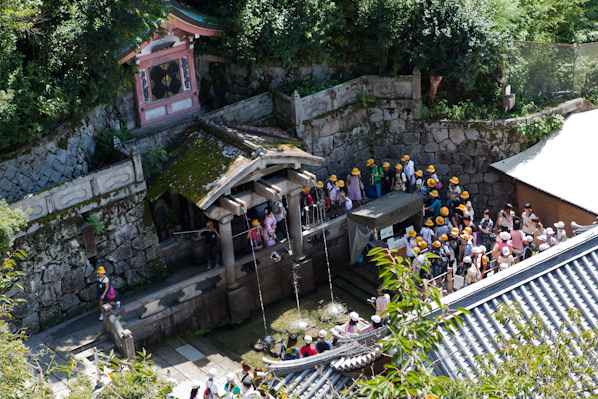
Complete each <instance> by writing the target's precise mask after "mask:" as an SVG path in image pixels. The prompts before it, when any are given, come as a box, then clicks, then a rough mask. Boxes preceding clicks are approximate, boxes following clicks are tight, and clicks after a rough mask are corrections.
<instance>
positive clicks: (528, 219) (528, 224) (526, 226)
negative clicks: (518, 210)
mask: <svg viewBox="0 0 598 399" xmlns="http://www.w3.org/2000/svg"><path fill="white" fill-rule="evenodd" d="M535 217H536V215H535V214H534V213H533V212H532V213H530V214H529V216H525V212H523V213H522V214H521V220H522V221H523V224H522V225H521V230H523V232H524V233H526V234H532V219H533V218H535Z"/></svg>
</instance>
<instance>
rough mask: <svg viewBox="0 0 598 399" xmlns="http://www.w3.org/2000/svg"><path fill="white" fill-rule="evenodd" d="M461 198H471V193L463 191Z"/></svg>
mask: <svg viewBox="0 0 598 399" xmlns="http://www.w3.org/2000/svg"><path fill="white" fill-rule="evenodd" d="M460 197H461V198H463V199H467V198H469V193H468V192H467V191H463V192H462V193H461V195H460Z"/></svg>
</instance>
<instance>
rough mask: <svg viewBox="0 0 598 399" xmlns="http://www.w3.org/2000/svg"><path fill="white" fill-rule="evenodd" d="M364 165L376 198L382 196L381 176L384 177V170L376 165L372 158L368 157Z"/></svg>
mask: <svg viewBox="0 0 598 399" xmlns="http://www.w3.org/2000/svg"><path fill="white" fill-rule="evenodd" d="M365 166H367V167H368V168H369V175H370V186H371V187H372V188H373V189H374V190H376V198H380V197H382V178H383V177H384V170H382V168H381V167H379V166H378V165H376V161H374V160H373V159H372V158H370V159H368V161H367V163H366V164H365Z"/></svg>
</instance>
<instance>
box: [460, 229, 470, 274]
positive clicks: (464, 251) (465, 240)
mask: <svg viewBox="0 0 598 399" xmlns="http://www.w3.org/2000/svg"><path fill="white" fill-rule="evenodd" d="M460 237H461V253H460V255H459V259H461V262H460V264H459V267H460V269H458V270H457V273H458V274H460V275H464V274H465V273H466V272H467V270H465V269H464V267H463V259H465V258H466V257H469V258H470V259H471V256H472V255H473V240H472V237H471V236H470V235H469V234H467V233H463V234H461V236H460Z"/></svg>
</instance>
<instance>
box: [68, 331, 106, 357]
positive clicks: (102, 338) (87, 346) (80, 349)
mask: <svg viewBox="0 0 598 399" xmlns="http://www.w3.org/2000/svg"><path fill="white" fill-rule="evenodd" d="M106 342H108V343H109V344H112V345H114V342H112V341H111V340H110V336H108V333H107V332H103V333H102V334H101V335H99V336H98V337H97V338H96V339H95V340H93V341H90V342H85V343H82V344H81V346H77V347H74V348H71V349H70V351H69V352H71V353H72V354H73V355H76V356H80V354H81V353H84V352H87V351H89V350H91V351H92V353H93V348H94V346H95V347H98V349H99V347H100V345H102V344H104V343H106ZM84 357H87V356H84Z"/></svg>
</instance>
